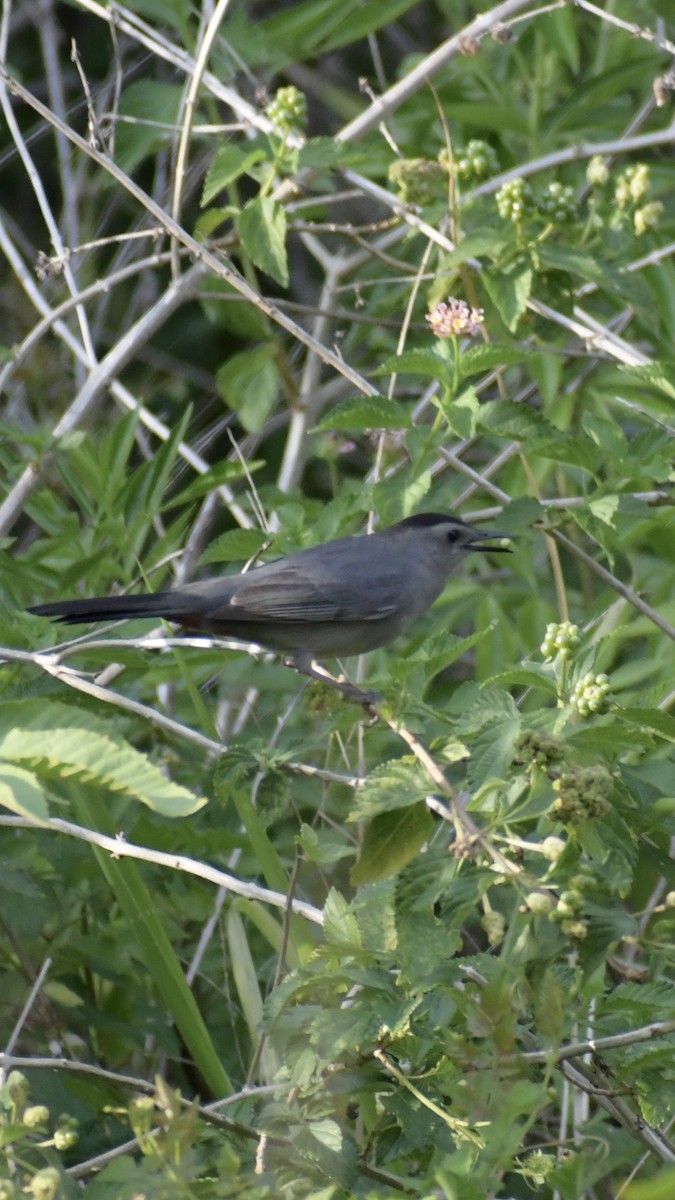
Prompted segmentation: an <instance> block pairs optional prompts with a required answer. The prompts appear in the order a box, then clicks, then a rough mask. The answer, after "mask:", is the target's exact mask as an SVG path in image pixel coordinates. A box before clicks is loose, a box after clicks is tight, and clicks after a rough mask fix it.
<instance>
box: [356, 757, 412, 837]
mask: <svg viewBox="0 0 675 1200" xmlns="http://www.w3.org/2000/svg"><path fill="white" fill-rule="evenodd" d="M428 791H429V783H428V780H427V779H426V777H425V776H424V775H423V774H422V772H421V770H420V768H419V766H418V765H417V762H416V761H415V760H414V759H412V758H410V759H401V758H394V759H391V760H390V761H389V762H385V763H381V764H380V766H378V767H376V768H375V770H374V771H371V772H370V774H369V775H368V777H367V779H366V780H365V782H364V783H363V784H362V785H361V787H360V788H358V789H357V791H356V793H355V795H354V800H353V802H352V807H351V810H350V812H349V815H348V817H347V820H348V821H363V820H370V818H371V817H374V816H376V815H377V814H378V813H380V812H384V811H388V810H390V809H392V808H404V807H408V806H409V805H411V804H416V803H417V801H418V800H420V799H421V798H422V797H423V796H426V794H427V792H428Z"/></svg>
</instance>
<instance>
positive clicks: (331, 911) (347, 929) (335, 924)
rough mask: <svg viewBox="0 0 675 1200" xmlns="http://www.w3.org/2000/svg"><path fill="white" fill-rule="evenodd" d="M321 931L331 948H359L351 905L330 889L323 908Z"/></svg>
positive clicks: (359, 942)
mask: <svg viewBox="0 0 675 1200" xmlns="http://www.w3.org/2000/svg"><path fill="white" fill-rule="evenodd" d="M323 931H324V934H325V937H326V941H327V942H328V943H329V944H330V945H333V946H345V947H347V946H351V947H355V946H356V947H359V948H360V946H361V934H360V933H359V926H358V921H357V920H356V916H355V914H354V912H353V911H352V908H351V905H350V904H349V903H348V902H347V901H346V900H345V898H344V896H341V895H340V893H339V892H338V891H337V890H336V889H335V888H331V890H330V891H329V893H328V897H327V899H326V903H325V904H324V907H323Z"/></svg>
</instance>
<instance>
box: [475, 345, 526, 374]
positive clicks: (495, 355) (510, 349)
mask: <svg viewBox="0 0 675 1200" xmlns="http://www.w3.org/2000/svg"><path fill="white" fill-rule="evenodd" d="M532 357H533V354H532V351H531V350H526V349H525V347H524V346H513V345H510V344H508V345H507V344H504V343H499V342H490V344H489V345H482V346H469V348H468V350H465V351H464V353H463V354H462V355H461V357H460V360H459V374H460V379H468V378H469V376H470V375H478V374H481V373H482V372H483V371H491V370H492V369H493V368H494V367H510V366H513V365H514V364H515V363H520V362H527V361H528V359H531V358H532Z"/></svg>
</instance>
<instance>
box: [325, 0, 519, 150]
mask: <svg viewBox="0 0 675 1200" xmlns="http://www.w3.org/2000/svg"><path fill="white" fill-rule="evenodd" d="M531 3H532V0H506V3H504V4H497V5H495V7H494V8H492V9H490V10H489V12H487V13H482V14H481V15H480V16H479V17H476V19H475V20H474V21H470V22H469V24H468V25H466V26H465V27H464V29H462V30H461V31H460V32H459V33H457V34H455V35H454V36H453V37H451V38H448V40H447V41H445V42H443V43H442V44H441V45H440V46H437V47H436V49H435V50H434V51H432V53H431V54H428V55H427V56H426V57H425V58H423V59H422V61H421V62H419V63H417V65H416V66H415V67H414V68H413V69H412V70H411V71H409V72H408V74H407V75H406V76H405V78H404V79H401V80H399V82H398V83H395V84H394V85H393V87H390V88H389V90H388V91H386V92H385V93H384V95H382V96H378V97H377V98H376V99H375V100H374V101H373V103H372V104H371V105H370V106H369V107H368V108H367V109H366V110H365V112H362V113H360V114H359V116H358V117H355V118H354V120H353V121H350V122H349V124H348V125H345V126H344V128H343V129H341V130H339V132H338V133H337V135H336V138H337V141H339V142H355V141H357V140H358V138H360V137H362V136H363V134H364V133H368V132H369V131H370V130H371V129H373V128H375V127H376V126H377V125H379V123H380V122H381V121H383V120H384V119H385V117H386V116H387V115H388V114H389V113H392V112H394V111H395V110H396V109H397V108H399V107H400V105H401V104H403V102H404V101H405V100H407V99H408V98H409V97H410V96H412V95H414V93H415V92H416V91H417V90H418V89H419V88H421V87H424V85H425V84H426V82H427V80H429V79H432V78H433V77H434V75H436V74H437V73H438V72H439V71H440V70H442V69H443V67H445V66H446V65H447V63H448V62H449V61H450V60H451V59H452V58H454V57H455V55H457V54H458V53H460V52H461V49H462V44H463V43H464V42H466V41H474V40H476V39H478V38H480V37H482V36H483V34H486V33H490V31H491V29H493V28H494V26H495V25H497V24H499V23H500V22H504V21H507V20H508V19H509V17H511V16H513V15H514V14H515V13H518V12H520V11H521V10H522V9H524V8H529V7H530V5H531Z"/></svg>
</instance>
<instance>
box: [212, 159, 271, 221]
mask: <svg viewBox="0 0 675 1200" xmlns="http://www.w3.org/2000/svg"><path fill="white" fill-rule="evenodd" d="M263 158H265V151H264V150H263V148H262V146H256V147H254V148H253V149H248V150H242V149H241V147H240V146H235V145H232V144H230V145H227V146H221V148H220V150H218V151H217V153H216V156H215V158H214V159H213V162H212V163H211V166H210V167H209V169H208V171H207V172H206V178H205V180H204V187H203V190H202V198H201V206H202V208H205V207H206V205H207V204H209V202H210V201H211V200H213V198H214V196H217V195H218V192H222V190H223V188H226V187H227V186H228V185H229V184H230V183H233V182H234V180H235V179H239V177H240V175H245V174H246V173H247V172H248V171H249V170H250V169H251V167H252V166H254V165H255V164H256V163H257V162H260V161H261V159H263Z"/></svg>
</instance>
